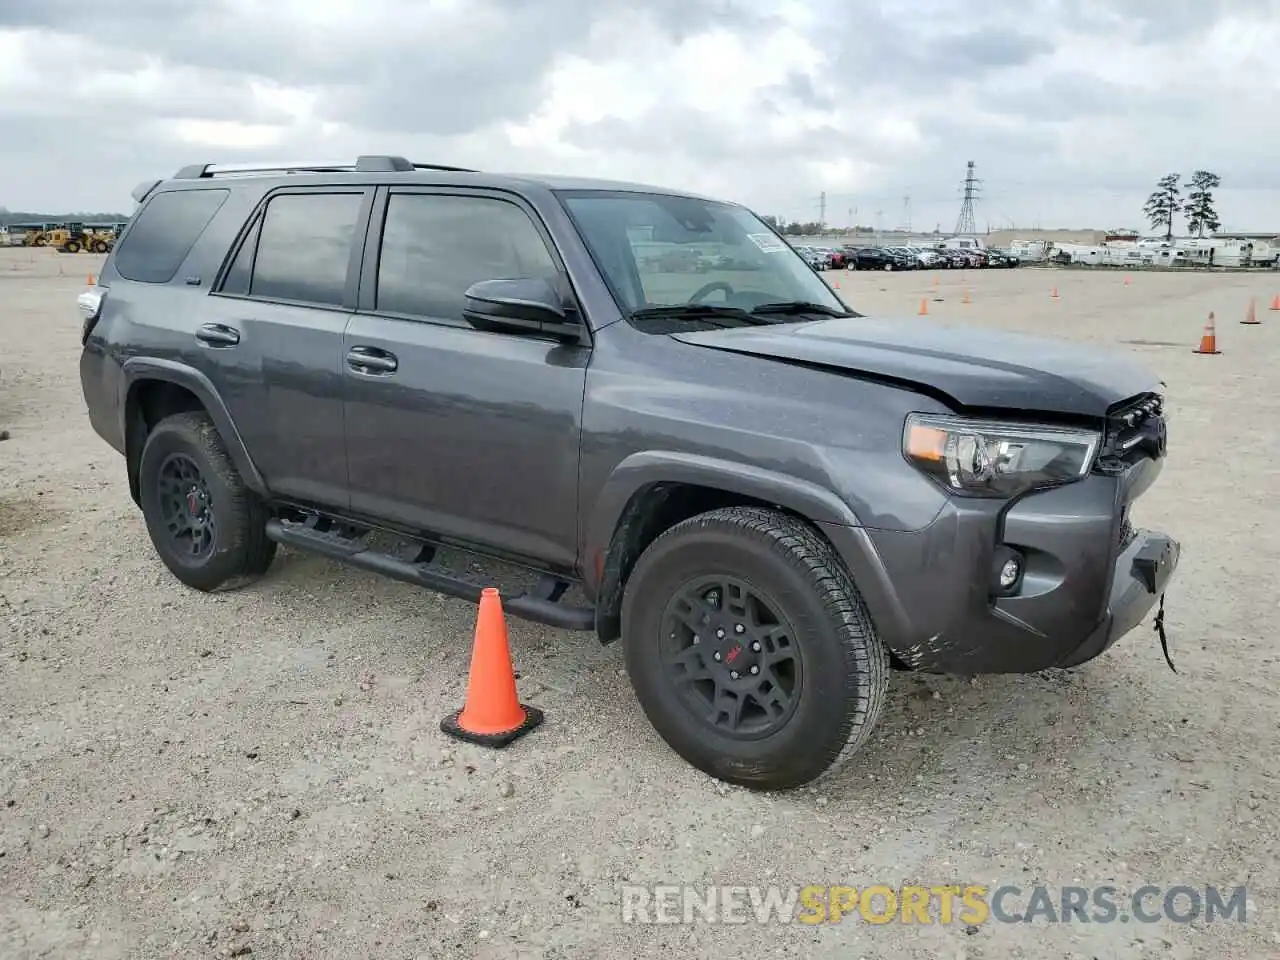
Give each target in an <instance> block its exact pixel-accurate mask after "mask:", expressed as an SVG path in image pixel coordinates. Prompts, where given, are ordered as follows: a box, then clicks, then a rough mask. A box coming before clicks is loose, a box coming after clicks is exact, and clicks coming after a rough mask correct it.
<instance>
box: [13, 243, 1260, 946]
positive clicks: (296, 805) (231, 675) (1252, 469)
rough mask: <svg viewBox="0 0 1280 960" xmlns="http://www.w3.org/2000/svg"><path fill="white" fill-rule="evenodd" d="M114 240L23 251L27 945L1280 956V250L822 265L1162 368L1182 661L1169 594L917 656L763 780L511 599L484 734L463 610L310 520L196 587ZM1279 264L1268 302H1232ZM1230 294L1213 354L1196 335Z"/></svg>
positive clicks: (16, 874)
mask: <svg viewBox="0 0 1280 960" xmlns="http://www.w3.org/2000/svg"><path fill="white" fill-rule="evenodd" d="M99 263H100V260H99V258H97V257H89V256H83V255H81V256H67V255H62V256H59V255H57V254H53V253H47V252H43V251H26V250H0V344H3V349H2V350H0V428H2V429H7V430H8V431H9V432H10V433H11V437H10V439H8V440H7V442H4V443H0V625H2V626H0V956H2V957H4V958H14V960H18V958H28V957H93V958H95V960H109V958H116V957H130V958H134V957H137V958H151V957H176V956H182V957H220V956H246V955H252V956H253V957H255V958H257V957H265V958H276V957H281V958H284V957H289V958H293V957H299V958H303V957H361V958H384V957H385V958H393V957H394V958H401V957H448V956H470V957H482V958H487V957H514V956H528V957H564V958H569V957H575V958H576V957H601V958H612V957H649V956H656V955H659V954H660V952H663V951H670V952H672V953H673V954H674V955H677V956H718V957H732V956H739V957H748V956H751V957H754V956H766V957H767V956H781V957H841V958H858V957H867V958H871V957H894V958H960V957H963V958H979V957H986V958H1021V957H1025V958H1041V957H1046V958H1047V957H1054V958H1062V957H1068V958H1069V957H1081V958H1091V957H1098V958H1103V957H1105V958H1114V957H1161V958H1166V957H1171V958H1193V957H1195V958H1199V957H1213V958H1215V960H1227V958H1244V957H1250V958H1252V957H1268V956H1270V957H1274V956H1276V955H1277V953H1280V915H1277V912H1276V898H1277V896H1278V895H1280V884H1278V880H1277V862H1278V860H1280V858H1278V857H1277V853H1278V851H1277V839H1276V838H1277V832H1278V828H1280V812H1278V809H1277V805H1276V802H1275V797H1274V793H1275V790H1276V787H1277V779H1278V776H1277V775H1278V768H1280V765H1278V763H1277V759H1276V758H1277V756H1278V755H1280V732H1278V726H1277V723H1276V720H1277V707H1276V697H1275V691H1276V689H1277V681H1278V680H1280V656H1278V655H1277V652H1276V647H1275V635H1274V632H1273V630H1272V626H1271V625H1272V623H1273V622H1274V617H1275V616H1276V615H1277V612H1278V608H1280V601H1278V599H1277V594H1276V591H1275V589H1274V587H1275V583H1276V579H1275V576H1274V574H1272V575H1268V574H1266V573H1265V571H1266V570H1268V569H1270V570H1273V571H1274V570H1275V569H1276V567H1277V564H1278V563H1280V532H1278V531H1280V506H1278V504H1280V498H1277V496H1276V492H1277V491H1280V470H1278V465H1280V446H1278V445H1277V442H1276V440H1277V437H1276V431H1275V427H1274V424H1275V423H1276V422H1277V417H1278V416H1280V409H1277V408H1278V405H1280V403H1278V401H1277V391H1276V386H1275V384H1276V380H1275V379H1274V378H1275V370H1276V368H1277V365H1278V364H1280V314H1274V313H1271V312H1269V311H1268V310H1267V309H1266V307H1267V305H1268V304H1269V303H1270V299H1271V297H1272V296H1273V295H1274V294H1276V293H1277V292H1280V276H1276V275H1261V276H1244V275H1238V274H1237V275H1228V274H1220V275H1215V276H1207V275H1201V276H1180V275H1170V274H1153V275H1138V274H1135V275H1134V276H1133V282H1132V284H1131V285H1128V286H1126V285H1125V284H1124V283H1123V282H1122V275H1121V274H1116V273H1110V272H1105V273H1104V272H1098V273H1093V272H1074V271H1048V270H1039V269H1029V268H1024V269H1020V270H1008V271H974V272H970V273H969V274H968V276H967V278H965V280H964V281H962V279H961V276H960V275H959V274H958V273H950V272H943V273H941V274H939V275H938V286H937V287H936V288H935V287H934V286H933V280H934V276H933V275H931V274H929V273H911V274H888V275H886V274H880V273H839V274H833V275H832V277H831V279H832V282H833V283H835V282H838V283H839V284H840V288H841V290H840V292H841V294H842V295H843V296H844V297H845V298H846V299H847V300H848V301H849V302H850V303H851V304H852V305H854V306H855V307H857V308H859V309H861V310H863V311H864V312H876V313H898V314H901V315H903V316H904V317H905V318H907V319H905V320H904V322H912V320H911V319H910V318H911V317H912V315H914V314H915V313H916V310H917V309H918V306H919V303H920V300H921V298H924V299H925V300H926V302H927V305H928V307H929V312H930V314H931V315H933V316H934V317H935V318H937V319H940V320H944V321H950V320H958V319H963V320H966V321H971V322H973V323H978V324H982V325H985V326H992V327H1001V328H1006V329H1019V330H1026V331H1035V332H1042V333H1049V334H1055V335H1060V336H1063V337H1068V338H1072V339H1076V340H1089V341H1095V342H1100V343H1106V344H1111V345H1113V346H1115V347H1116V348H1118V349H1120V350H1129V351H1132V352H1135V353H1138V354H1140V355H1141V356H1142V357H1143V359H1145V360H1146V361H1147V362H1149V363H1150V364H1152V365H1153V366H1154V368H1155V369H1156V370H1157V371H1158V372H1159V373H1160V374H1161V375H1162V377H1163V378H1164V379H1165V380H1166V381H1167V382H1168V388H1169V396H1170V400H1171V407H1172V417H1173V419H1172V424H1171V445H1172V454H1171V457H1170V460H1169V462H1168V467H1167V469H1166V470H1165V472H1164V475H1163V476H1162V478H1161V480H1160V482H1159V483H1158V484H1157V485H1156V487H1155V488H1154V489H1153V490H1152V491H1151V492H1150V493H1149V494H1148V495H1147V496H1146V497H1145V498H1144V499H1143V501H1142V502H1141V509H1140V511H1139V516H1138V520H1139V522H1145V523H1146V524H1148V525H1151V526H1157V527H1161V528H1164V529H1167V530H1169V531H1170V532H1172V533H1173V534H1174V535H1175V536H1178V537H1179V538H1181V539H1182V541H1183V547H1184V554H1183V561H1182V567H1181V570H1180V571H1179V575H1178V576H1177V577H1176V578H1175V580H1174V583H1173V585H1172V586H1171V588H1170V591H1169V607H1168V614H1167V622H1168V626H1169V629H1170V639H1171V649H1172V653H1173V657H1174V661H1175V663H1176V664H1177V667H1178V673H1177V674H1176V675H1175V674H1173V673H1171V672H1170V671H1169V669H1168V667H1167V666H1166V665H1165V663H1164V661H1163V659H1162V657H1161V654H1160V650H1159V645H1158V643H1157V642H1156V640H1155V638H1154V634H1153V633H1152V631H1151V628H1150V625H1149V623H1148V624H1145V625H1144V626H1143V627H1141V628H1140V629H1139V630H1138V631H1135V632H1134V633H1133V634H1131V635H1130V636H1129V637H1128V638H1126V639H1125V640H1124V641H1122V642H1121V643H1120V644H1119V645H1118V647H1116V648H1113V650H1112V651H1111V652H1109V653H1108V654H1106V655H1104V656H1103V657H1102V658H1100V659H1099V660H1097V661H1095V662H1094V663H1092V664H1090V665H1088V666H1087V667H1085V668H1084V669H1081V670H1079V671H1075V672H1071V673H1065V672H1052V673H1047V674H1041V675H1035V676H1027V677H993V678H982V679H979V680H977V681H976V682H970V681H965V680H960V679H951V678H936V677H930V678H912V677H906V676H904V675H902V674H897V675H895V677H894V683H893V686H892V693H891V702H890V705H889V708H888V710H887V711H886V714H885V716H884V718H883V720H882V723H881V726H880V728H879V731H878V736H876V737H874V738H873V740H872V741H871V742H870V743H869V744H868V745H867V747H866V748H865V749H864V750H863V751H862V752H861V754H860V755H859V756H858V757H856V758H855V759H854V761H853V762H852V763H851V765H850V766H849V767H848V768H847V769H846V771H845V772H844V773H843V774H842V775H841V776H840V778H839V779H838V780H837V781H836V782H833V783H829V784H827V785H826V786H825V787H824V788H823V790H822V791H821V792H819V791H814V790H803V791H798V792H795V793H791V794H786V795H777V796H767V795H758V794H752V793H749V792H747V791H743V790H739V789H736V788H727V787H725V786H724V785H722V784H718V783H715V782H713V781H711V780H709V779H708V778H707V777H705V776H703V775H702V774H700V773H698V772H696V771H694V770H693V769H692V768H690V767H688V766H687V765H685V764H683V763H682V762H681V761H680V760H679V759H678V758H677V757H676V756H675V755H674V754H673V753H671V752H670V751H669V750H668V749H667V748H666V747H665V745H663V744H662V742H661V741H660V740H659V739H658V737H657V736H656V734H655V733H654V732H653V731H652V730H651V729H650V727H649V726H648V724H647V722H646V721H645V719H644V716H643V715H642V713H641V712H640V710H639V708H638V706H637V704H636V702H635V699H634V697H633V696H632V694H631V692H630V689H629V687H628V685H627V680H626V677H625V675H624V674H623V671H622V670H621V667H622V656H621V651H620V650H619V649H617V648H616V647H610V648H602V647H600V646H599V644H598V643H596V642H595V640H594V639H593V638H592V637H590V636H587V635H576V634H565V633H560V632H558V631H555V630H551V629H548V628H541V627H538V626H534V625H529V624H526V623H521V622H519V621H513V622H512V624H511V639H512V647H513V651H514V655H515V659H516V662H517V667H518V668H519V669H520V670H521V679H520V685H521V688H520V692H521V696H522V698H524V699H525V700H527V701H529V702H532V703H536V704H538V705H539V706H540V707H541V708H543V709H544V710H545V711H546V713H547V721H546V723H545V724H544V725H543V726H542V727H541V728H540V729H539V730H537V731H536V732H535V733H533V734H531V735H530V736H528V737H527V738H525V739H523V740H521V741H520V742H519V743H518V744H517V745H515V746H514V747H512V748H510V749H508V750H506V751H502V752H488V751H485V750H483V749H481V748H472V747H469V746H465V745H458V744H455V743H453V742H452V741H449V740H447V739H446V738H445V737H444V736H443V735H442V734H441V733H440V732H439V730H438V726H437V725H438V723H439V720H440V718H441V716H442V715H444V714H445V713H446V712H448V711H449V710H451V709H454V708H456V706H457V705H458V704H459V703H460V698H461V696H462V693H463V688H464V683H465V671H466V667H467V660H468V654H469V642H470V637H471V630H472V626H473V622H474V621H473V617H474V612H475V608H474V607H472V606H470V605H468V604H465V603H462V602H457V601H452V600H447V599H443V598H440V597H436V596H433V595H429V594H425V593H421V592H418V591H415V590H414V589H412V588H410V587H408V586H404V585H400V584H395V583H391V582H388V581H384V580H380V579H378V578H376V577H374V576H371V575H366V574H362V573H359V572H354V571H351V570H348V569H345V568H342V567H340V566H338V565H335V564H331V563H329V562H326V561H324V560H320V559H316V558H313V557H309V556H305V555H300V554H298V553H294V552H288V551H282V552H281V554H280V556H279V558H278V559H277V561H276V564H275V566H274V567H273V569H272V570H271V572H270V574H269V575H268V577H267V578H266V579H264V580H262V581H261V582H259V583H257V584H255V585H254V586H252V587H249V588H246V589H243V590H240V591H237V592H233V593H228V594H226V595H219V596H205V595H201V594H198V593H195V592H193V591H190V590H187V589H185V588H183V587H182V586H181V585H180V584H178V583H177V581H175V580H174V579H173V578H172V577H171V576H170V575H169V574H168V573H167V572H166V571H165V570H164V568H163V567H162V565H161V564H160V562H159V560H158V559H157V558H156V557H155V555H154V553H153V552H152V550H151V547H150V544H149V542H148V540H147V536H146V533H145V530H144V527H143V523H142V519H141V517H140V515H139V513H138V511H137V510H136V509H135V508H134V506H133V504H132V502H131V501H130V500H129V496H128V491H127V486H126V482H125V473H124V466H123V462H122V461H121V460H120V459H119V458H118V457H117V455H116V454H115V453H114V452H113V451H112V450H111V449H109V448H108V447H107V445H106V444H105V443H103V442H102V441H101V440H99V439H98V438H97V436H96V435H95V434H94V433H93V432H92V430H91V429H90V427H89V424H88V420H87V419H86V416H85V414H84V408H83V401H82V399H81V394H80V386H79V381H78V368H77V355H78V352H79V342H78V338H77V333H78V329H79V319H78V317H77V316H76V313H75V309H74V297H75V294H76V293H77V292H78V291H79V289H80V288H81V286H82V284H83V281H84V276H85V274H86V273H87V272H89V271H96V269H97V267H98V265H99ZM962 282H964V283H967V284H968V286H967V290H968V292H969V294H970V300H971V302H970V303H967V304H966V303H964V302H963V291H964V289H965V288H962ZM1054 284H1056V285H1057V291H1058V293H1059V295H1060V299H1058V300H1056V301H1054V300H1052V299H1051V296H1050V293H1051V288H1052V287H1053V285H1054ZM1251 296H1252V297H1256V298H1257V302H1258V305H1259V308H1260V313H1259V316H1260V318H1261V319H1262V321H1263V323H1262V325H1261V326H1254V327H1248V326H1240V325H1239V324H1238V322H1237V321H1238V320H1239V319H1241V318H1242V317H1243V315H1244V310H1245V308H1246V306H1247V304H1248V300H1249V298H1250V297H1251ZM1211 310H1212V311H1216V314H1217V319H1218V324H1219V326H1218V338H1219V339H1218V342H1219V345H1220V348H1221V349H1222V351H1223V353H1222V355H1221V356H1213V357H1206V356H1197V355H1194V354H1193V353H1192V352H1191V348H1192V346H1193V345H1194V344H1195V343H1196V342H1197V340H1198V337H1199V335H1200V328H1201V324H1202V323H1203V321H1204V319H1205V317H1206V315H1207V314H1208V312H1209V311H1211ZM1266 424H1272V426H1270V427H1268V426H1265V425H1266ZM626 883H635V884H657V883H699V884H739V885H758V886H764V885H767V884H779V885H782V886H786V887H792V886H799V885H806V884H820V885H837V884H848V885H852V886H854V887H857V888H859V889H861V888H863V887H866V886H868V885H871V884H877V883H882V884H888V885H890V886H898V885H900V884H904V883H905V884H923V885H926V886H931V885H940V884H948V883H950V884H959V885H966V884H984V885H987V886H988V887H990V888H995V887H997V886H999V885H1001V884H1014V885H1017V886H1019V887H1021V888H1022V889H1023V890H1024V891H1029V890H1030V889H1031V888H1032V887H1034V886H1035V885H1037V884H1043V885H1045V886H1047V887H1048V888H1049V889H1050V891H1051V893H1053V894H1054V895H1055V896H1056V895H1057V891H1060V890H1061V888H1062V887H1064V886H1069V885H1079V886H1086V887H1093V886H1100V885H1106V884H1112V885H1115V886H1117V887H1118V888H1120V889H1121V890H1122V891H1129V890H1133V889H1136V888H1137V887H1139V886H1141V885H1143V884H1154V885H1157V886H1160V887H1162V888H1167V887H1170V886H1173V885H1177V884H1186V885H1189V886H1192V887H1195V888H1199V889H1201V890H1203V889H1204V888H1205V887H1206V886H1207V885H1217V886H1223V887H1236V886H1239V885H1246V886H1247V889H1248V898H1249V901H1250V906H1249V916H1248V923H1247V924H1245V925H1241V924H1239V923H1237V922H1234V921H1227V922H1223V921H1221V920H1219V921H1218V922H1216V923H1213V924H1207V923H1205V922H1203V921H1202V920H1201V921H1197V922H1194V923H1189V924H1187V923H1175V922H1172V921H1169V920H1162V921H1161V922H1158V923H1153V924H1138V923H1127V924H1126V923H1120V922H1113V923H1080V922H1078V921H1077V922H1072V923H1062V924H1057V925H1054V924H1049V923H1046V922H1044V921H1043V920H1041V921H1037V922H1036V923H1033V924H1001V923H995V922H988V923H985V924H981V925H978V926H968V927H966V925H965V924H964V923H962V922H952V923H950V924H935V925H930V926H918V925H916V926H904V925H903V924H900V923H890V924H885V925H872V924H869V923H866V922H864V921H863V920H862V919H860V918H859V917H858V916H857V915H856V914H855V915H852V916H848V917H846V918H845V920H844V921H843V922H841V923H839V924H824V925H817V926H811V925H805V924H800V923H791V924H782V923H772V924H757V923H754V922H753V923H745V924H741V923H740V924H723V923H707V922H695V923H692V924H676V925H639V924H624V923H622V922H621V915H622V913H621V909H620V904H621V901H622V892H621V890H622V885H623V884H626ZM1019 903H1020V904H1021V905H1022V906H1025V900H1023V901H1020V902H1019ZM1017 905H1018V904H1017V903H1015V906H1017Z"/></svg>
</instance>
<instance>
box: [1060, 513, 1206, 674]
mask: <svg viewBox="0 0 1280 960" xmlns="http://www.w3.org/2000/svg"><path fill="white" fill-rule="evenodd" d="M1181 553H1182V547H1181V545H1180V544H1179V543H1178V541H1177V540H1174V539H1173V538H1172V537H1170V536H1168V535H1167V534H1163V533H1156V532H1154V531H1150V530H1138V531H1135V536H1134V539H1133V541H1132V543H1131V544H1130V545H1129V547H1128V548H1127V549H1126V550H1125V551H1124V552H1123V553H1122V554H1121V555H1120V558H1119V562H1118V563H1117V564H1116V570H1115V574H1114V575H1113V577H1112V580H1111V593H1110V595H1109V597H1108V601H1107V616H1106V619H1105V620H1103V622H1102V623H1101V624H1100V625H1099V626H1098V628H1097V629H1096V630H1095V631H1094V632H1093V634H1092V635H1091V636H1090V637H1089V639H1087V640H1086V641H1085V642H1084V643H1082V644H1081V645H1080V647H1079V649H1077V650H1076V651H1075V652H1073V653H1072V654H1070V655H1069V656H1067V657H1066V658H1065V659H1064V660H1062V662H1060V663H1058V664H1055V666H1059V667H1075V666H1079V665H1080V664H1082V663H1086V662H1088V661H1089V660H1092V659H1093V658H1094V657H1096V656H1098V655H1099V654H1101V653H1102V652H1104V651H1105V650H1106V649H1107V648H1108V647H1110V646H1111V645H1112V644H1113V643H1115V642H1116V641H1117V640H1119V639H1120V638H1121V637H1123V636H1124V635H1125V634H1126V633H1129V632H1130V631H1131V630H1133V629H1134V628H1135V627H1137V626H1138V624H1140V623H1142V621H1143V620H1145V619H1146V617H1147V614H1149V613H1150V612H1151V609H1152V607H1154V606H1155V605H1156V604H1157V603H1159V604H1160V610H1159V612H1158V613H1157V615H1156V624H1155V627H1156V632H1157V633H1158V634H1159V636H1160V645H1161V649H1162V650H1163V652H1164V657H1165V660H1166V661H1168V663H1169V666H1170V667H1172V666H1173V661H1172V659H1170V657H1169V645H1168V640H1167V638H1166V637H1165V635H1164V591H1165V587H1166V586H1167V585H1168V583H1169V580H1170V578H1171V577H1172V576H1173V573H1174V571H1175V570H1176V569H1177V567H1178V559H1179V557H1180V555H1181Z"/></svg>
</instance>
